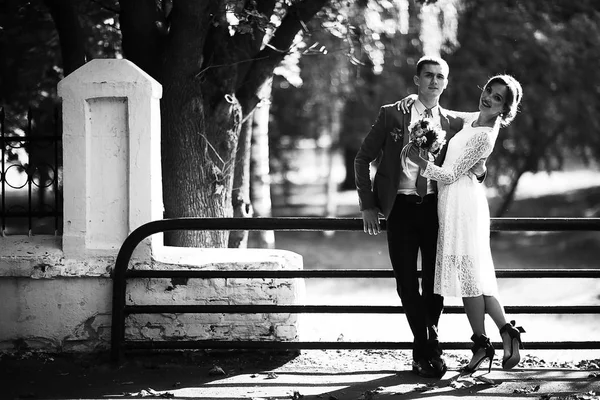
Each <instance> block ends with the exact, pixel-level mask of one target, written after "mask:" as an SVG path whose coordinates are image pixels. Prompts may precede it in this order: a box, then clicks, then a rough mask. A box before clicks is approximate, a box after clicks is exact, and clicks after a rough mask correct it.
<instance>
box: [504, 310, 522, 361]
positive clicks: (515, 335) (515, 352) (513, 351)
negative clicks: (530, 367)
mask: <svg viewBox="0 0 600 400" xmlns="http://www.w3.org/2000/svg"><path fill="white" fill-rule="evenodd" d="M504 333H506V334H507V335H508V336H509V338H510V353H509V355H508V357H507V356H504V357H503V358H502V368H503V369H511V368H514V367H515V366H516V365H517V364H518V363H519V361H521V355H520V354H519V349H520V348H521V349H524V348H525V347H524V346H523V342H522V341H521V333H525V329H523V327H521V326H515V321H510V322H509V323H507V324H506V325H504V326H503V327H502V328H500V335H502V334H504Z"/></svg>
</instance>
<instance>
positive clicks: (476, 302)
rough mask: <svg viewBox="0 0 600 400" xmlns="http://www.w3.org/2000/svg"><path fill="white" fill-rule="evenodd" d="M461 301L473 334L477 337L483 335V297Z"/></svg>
mask: <svg viewBox="0 0 600 400" xmlns="http://www.w3.org/2000/svg"><path fill="white" fill-rule="evenodd" d="M462 299H463V305H464V306H465V313H466V314H467V318H468V319H469V324H471V329H472V330H473V333H474V334H476V335H477V336H481V335H482V334H485V300H484V298H483V296H477V297H463V298H462Z"/></svg>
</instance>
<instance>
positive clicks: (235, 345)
mask: <svg viewBox="0 0 600 400" xmlns="http://www.w3.org/2000/svg"><path fill="white" fill-rule="evenodd" d="M382 228H383V229H384V230H385V228H386V224H385V221H382ZM362 229H363V223H362V220H361V219H358V218H289V217H288V218H181V219H166V220H160V221H153V222H149V223H147V224H144V225H142V226H140V227H139V228H137V229H136V230H134V231H133V232H132V233H131V234H130V235H129V236H128V237H127V239H125V242H124V243H123V245H122V246H121V249H120V250H119V253H118V256H117V260H116V263H115V269H114V271H113V311H112V331H111V357H112V359H113V360H114V361H118V360H119V359H120V358H121V356H122V355H123V352H124V351H125V350H132V349H222V348H226V349H259V348H260V349H286V350H294V349H366V348H368V349H410V348H411V347H412V341H404V342H321V341H319V342H302V341H298V342H289V341H237V340H236V341H222V340H193V341H184V340H171V341H169V340H164V341H141V340H126V338H125V319H126V317H127V316H128V315H132V314H161V313H229V314H240V313H339V314H356V313H360V314H399V313H404V310H403V308H402V307H398V306H366V305H337V306H332V305H254V304H247V305H129V304H126V291H127V280H128V279H132V278H189V279H213V278H257V279H262V278H279V279H289V278H300V279H302V278H334V279H346V278H389V279H393V277H394V275H393V271H392V270H391V269H350V270H348V269H345V270H322V269H310V270H299V271H296V270H294V271H289V270H288V271H282V270H277V271H274V270H269V271H266V270H265V271H248V270H229V271H219V270H200V271H194V270H175V271H174V270H130V269H129V262H130V258H131V255H132V254H133V251H134V249H135V248H136V247H137V245H138V244H139V243H140V242H141V241H142V240H144V239H145V238H146V237H148V236H150V235H153V234H155V233H159V232H166V231H174V230H249V231H256V230H275V231H358V230H362ZM491 230H492V231H541V232H550V231H600V218H494V219H492V222H491ZM496 275H497V277H498V278H594V279H598V278H600V269H575V270H570V269H535V270H516V269H514V270H512V269H508V270H498V271H496ZM463 312H464V310H463V308H462V307H457V306H448V307H445V308H444V313H445V314H459V313H463ZM506 312H507V313H510V314H591V315H598V314H600V306H596V305H592V306H584V305H573V306H552V305H547V306H528V305H520V306H511V307H506ZM470 345H471V344H470V343H467V342H451V343H444V344H443V346H444V348H446V349H467V348H469V346H470ZM495 346H497V347H498V346H501V345H500V344H498V343H495ZM527 348H528V349H600V341H599V340H593V341H546V342H539V341H538V342H527Z"/></svg>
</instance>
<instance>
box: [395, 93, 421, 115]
mask: <svg viewBox="0 0 600 400" xmlns="http://www.w3.org/2000/svg"><path fill="white" fill-rule="evenodd" d="M417 97H418V96H417V95H416V94H409V95H408V96H406V97H405V98H403V99H402V100H400V101H398V102H396V108H397V109H398V111H402V113H403V114H408V113H410V108H411V107H412V105H413V103H414V102H415V101H416V100H417Z"/></svg>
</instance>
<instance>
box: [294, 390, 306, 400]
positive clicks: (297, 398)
mask: <svg viewBox="0 0 600 400" xmlns="http://www.w3.org/2000/svg"><path fill="white" fill-rule="evenodd" d="M303 397H304V395H303V394H300V392H299V391H297V390H295V391H294V393H292V400H300V399H301V398H303Z"/></svg>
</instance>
